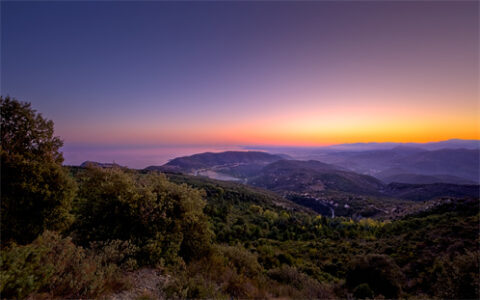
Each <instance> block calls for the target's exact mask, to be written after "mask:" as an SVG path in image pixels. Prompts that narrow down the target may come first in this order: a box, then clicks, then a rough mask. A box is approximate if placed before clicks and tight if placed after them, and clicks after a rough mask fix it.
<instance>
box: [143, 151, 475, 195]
mask: <svg viewBox="0 0 480 300" xmlns="http://www.w3.org/2000/svg"><path fill="white" fill-rule="evenodd" d="M326 157H327V158H329V159H330V160H331V161H332V162H334V163H325V162H320V161H316V160H307V161H303V160H293V159H288V158H289V157H288V156H286V155H279V154H269V153H266V152H258V151H244V152H242V151H228V152H221V153H201V154H195V155H192V156H185V157H179V158H176V159H173V160H171V161H170V162H168V163H167V164H165V165H163V166H150V167H148V168H146V170H158V171H162V172H177V173H184V174H190V175H200V176H205V177H210V178H213V179H219V180H230V181H240V182H243V183H246V184H248V185H252V186H256V187H261V188H265V189H268V190H271V191H275V192H280V193H288V192H293V193H301V194H309V195H319V194H322V195H325V193H329V192H340V193H351V194H361V195H373V196H385V197H399V198H405V199H412V200H418V199H420V198H422V197H423V198H424V199H427V198H428V199H431V198H433V197H437V196H442V193H443V195H444V196H456V197H462V196H472V195H474V194H475V192H476V191H478V186H477V185H471V184H472V183H474V182H475V181H474V180H470V179H467V178H474V176H478V168H476V167H475V163H477V164H478V150H468V149H448V150H445V149H444V150H435V151H427V150H422V149H417V148H412V147H405V146H398V147H395V148H394V149H390V150H374V151H361V152H344V151H342V152H335V153H334V154H330V155H328V156H326ZM420 172H423V173H432V174H436V175H421V174H420V175H419V173H420ZM362 173H373V174H375V175H376V177H374V176H371V175H367V174H362ZM449 174H453V175H449ZM460 176H463V177H460ZM379 178H380V179H382V180H380V179H379ZM396 179H399V181H396ZM410 180H411V181H416V182H415V184H407V183H405V182H403V181H410ZM437 180H438V181H442V180H443V181H454V183H455V184H451V183H442V182H437ZM431 183H432V184H433V183H435V184H434V185H431V186H430V185H428V184H431ZM457 183H458V184H460V185H458V184H457ZM396 184H401V185H400V186H401V187H402V189H399V185H396ZM419 184H422V185H419ZM442 184H444V185H442ZM456 184H457V185H456ZM464 184H466V185H464ZM469 184H470V185H469ZM447 191H448V192H447ZM417 198H418V199H417Z"/></svg>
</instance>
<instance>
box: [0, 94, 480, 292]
mask: <svg viewBox="0 0 480 300" xmlns="http://www.w3.org/2000/svg"><path fill="white" fill-rule="evenodd" d="M1 104H2V149H1V151H2V244H1V246H2V248H1V260H0V266H1V273H0V275H1V285H0V291H1V295H2V297H3V298H26V297H31V298H95V297H103V296H107V295H109V294H110V293H115V292H120V291H122V290H125V289H127V290H128V289H129V288H131V287H132V286H133V285H134V283H133V282H131V280H130V277H129V276H128V275H129V274H135V273H136V272H139V271H140V270H141V269H145V268H149V269H155V270H158V271H159V272H160V273H161V274H163V275H161V276H164V277H165V278H168V280H165V281H163V283H162V284H160V285H159V286H158V287H156V289H158V290H159V292H161V293H162V294H163V295H165V296H166V297H169V298H231V297H235V298H274V297H277V298H295V299H311V298H320V299H325V298H328V299H331V298H352V297H354V298H373V297H375V298H382V297H385V298H398V297H406V298H410V297H413V298H415V297H422V298H433V297H438V298H462V299H477V298H478V297H479V289H478V287H479V284H480V282H479V249H478V245H479V229H478V224H479V215H480V214H479V203H478V198H477V199H475V198H465V199H445V200H443V201H438V202H435V203H436V205H433V206H432V207H431V208H429V209H422V210H419V211H417V212H413V211H412V212H410V213H409V214H407V215H403V216H402V217H398V218H397V219H382V220H380V219H369V218H360V219H358V220H354V219H352V218H350V217H336V218H328V217H325V216H322V215H318V214H317V213H315V212H313V211H312V210H309V209H307V208H305V207H302V206H300V205H298V204H295V203H294V202H291V201H289V200H286V199H284V198H282V197H280V196H279V195H277V194H274V193H272V192H269V191H265V190H262V189H257V188H252V187H247V186H245V185H242V184H238V183H232V182H222V181H215V180H211V179H206V178H200V177H195V176H188V175H181V174H173V173H172V174H162V173H157V172H155V171H152V172H149V171H142V172H139V171H134V170H129V169H122V168H119V167H112V168H101V167H98V166H89V167H86V168H82V167H71V168H68V169H66V168H64V167H62V166H61V165H60V164H61V162H62V157H61V153H59V152H58V148H59V147H60V145H61V142H60V140H58V138H55V137H53V124H52V123H51V122H50V121H46V120H44V119H43V118H42V117H41V116H40V115H38V114H35V112H34V111H32V110H31V108H30V106H29V105H28V104H24V103H20V102H17V101H16V100H13V99H10V98H5V99H3V98H2V102H1ZM22 116H23V117H22ZM32 120H35V121H32ZM4 122H5V125H4ZM27 125H28V126H27ZM25 128H26V129H25ZM24 129H25V130H27V131H28V132H30V133H28V134H24V133H23V130H24ZM17 134H18V135H19V136H18V138H17ZM4 136H5V137H7V138H6V139H3V137H4ZM17 140H22V142H21V143H18V145H17V143H16V142H15V141H17ZM7 141H9V142H7ZM19 145H21V147H20V146H19ZM5 168H6V169H5ZM4 170H6V171H5V173H4ZM422 207H424V206H422ZM425 207H426V206H425ZM139 297H142V298H148V297H149V295H148V293H147V294H141V295H139Z"/></svg>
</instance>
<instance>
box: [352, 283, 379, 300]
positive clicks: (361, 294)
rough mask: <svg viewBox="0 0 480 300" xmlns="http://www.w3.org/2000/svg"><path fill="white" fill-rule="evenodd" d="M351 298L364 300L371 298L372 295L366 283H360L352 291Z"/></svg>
mask: <svg viewBox="0 0 480 300" xmlns="http://www.w3.org/2000/svg"><path fill="white" fill-rule="evenodd" d="M353 296H354V297H355V298H358V299H366V298H373V296H374V293H373V291H372V289H371V288H370V286H369V285H368V284H367V283H362V284H359V285H357V287H356V288H354V289H353Z"/></svg>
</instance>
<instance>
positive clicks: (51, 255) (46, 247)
mask: <svg viewBox="0 0 480 300" xmlns="http://www.w3.org/2000/svg"><path fill="white" fill-rule="evenodd" d="M0 265H1V269H2V270H1V286H0V292H1V293H2V297H5V298H14V297H15V298H25V297H26V296H28V295H32V294H46V295H47V296H48V297H64V298H66V297H69V298H72V297H75V298H79V297H96V296H98V295H101V294H102V293H104V292H106V291H108V290H110V289H116V288H121V287H122V286H123V284H124V282H122V281H121V280H120V279H119V278H120V277H119V275H120V274H119V272H118V271H119V270H118V268H117V267H116V265H114V264H110V263H106V262H105V261H104V260H102V258H101V257H100V256H97V255H95V254H94V253H93V252H91V251H86V250H85V249H83V248H82V247H77V246H75V245H74V244H73V243H72V242H71V240H70V238H61V237H60V235H58V234H57V233H55V232H50V231H45V232H44V233H43V234H42V235H41V236H40V237H38V238H37V239H36V240H35V241H34V242H33V243H31V244H28V245H25V246H17V245H12V246H11V247H9V248H6V249H4V250H2V254H1V262H0Z"/></svg>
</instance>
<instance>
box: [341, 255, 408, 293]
mask: <svg viewBox="0 0 480 300" xmlns="http://www.w3.org/2000/svg"><path fill="white" fill-rule="evenodd" d="M402 278H403V274H402V272H401V270H400V268H399V267H398V266H397V264H396V263H395V262H394V261H393V260H392V259H391V258H390V257H388V256H386V255H379V254H369V255H366V256H358V257H356V258H355V259H354V260H353V261H352V262H351V264H350V268H349V270H348V271H347V277H346V284H347V287H348V288H350V289H353V288H356V287H357V286H359V285H361V284H367V285H368V286H369V287H370V288H371V290H372V291H373V292H374V293H375V295H383V296H385V297H387V298H398V297H399V296H400V293H401V286H400V282H401V280H402ZM362 290H365V289H364V288H362Z"/></svg>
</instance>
